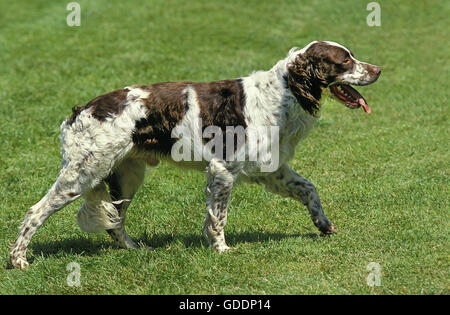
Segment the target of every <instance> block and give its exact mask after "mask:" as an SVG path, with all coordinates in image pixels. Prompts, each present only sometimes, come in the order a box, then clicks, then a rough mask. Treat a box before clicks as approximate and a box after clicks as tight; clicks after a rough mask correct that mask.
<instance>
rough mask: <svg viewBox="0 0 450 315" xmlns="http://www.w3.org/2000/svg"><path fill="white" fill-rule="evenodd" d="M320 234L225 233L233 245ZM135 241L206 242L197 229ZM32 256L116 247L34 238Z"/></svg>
mask: <svg viewBox="0 0 450 315" xmlns="http://www.w3.org/2000/svg"><path fill="white" fill-rule="evenodd" d="M320 237H321V236H320V235H319V234H317V233H303V234H300V233H291V234H288V233H266V232H259V231H252V232H240V233H233V232H230V233H227V234H226V239H227V244H228V245H229V246H230V247H234V246H236V245H239V244H245V243H264V242H269V241H281V240H283V239H286V238H302V239H318V238H320ZM135 241H136V242H137V243H138V244H139V245H140V246H141V247H149V246H151V247H152V248H154V249H158V248H167V247H170V246H171V245H173V244H177V243H178V244H179V243H181V244H183V245H184V246H185V247H187V248H188V247H195V248H199V247H205V248H206V247H208V243H207V241H206V240H205V238H204V237H203V235H201V234H199V233H190V234H178V235H173V234H155V235H151V236H149V235H147V234H145V233H144V234H142V235H141V237H140V238H137V239H135ZM30 249H31V250H32V252H33V254H34V255H33V256H34V257H36V256H40V257H44V258H45V257H52V256H58V255H61V254H70V255H81V256H99V255H101V254H102V252H103V253H106V250H108V249H118V247H117V246H116V245H115V244H114V243H113V242H112V241H111V242H104V241H98V240H97V241H94V240H91V239H89V238H84V237H79V238H75V239H64V240H55V241H46V242H34V243H32V244H31V245H30ZM33 260H34V258H33V257H30V259H29V261H30V263H33Z"/></svg>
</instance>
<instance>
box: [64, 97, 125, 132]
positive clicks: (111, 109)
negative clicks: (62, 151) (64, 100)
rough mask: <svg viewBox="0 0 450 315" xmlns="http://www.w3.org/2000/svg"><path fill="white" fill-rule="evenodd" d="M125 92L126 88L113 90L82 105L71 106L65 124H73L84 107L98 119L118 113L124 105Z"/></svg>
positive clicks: (102, 119)
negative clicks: (70, 113) (69, 114)
mask: <svg viewBox="0 0 450 315" xmlns="http://www.w3.org/2000/svg"><path fill="white" fill-rule="evenodd" d="M127 94H128V90H127V89H120V90H115V91H112V92H110V93H108V94H104V95H100V96H97V97H96V98H94V99H93V100H91V101H90V102H89V103H87V104H86V105H84V106H78V107H74V108H72V116H70V118H69V119H67V124H68V125H71V124H73V123H74V121H75V120H76V118H77V117H78V115H79V114H80V113H81V112H82V111H84V110H86V109H89V110H90V111H91V113H92V116H93V117H94V118H96V119H98V120H100V121H105V120H106V118H108V117H111V116H112V115H118V114H120V113H121V112H122V111H123V109H124V108H125V106H126V99H127Z"/></svg>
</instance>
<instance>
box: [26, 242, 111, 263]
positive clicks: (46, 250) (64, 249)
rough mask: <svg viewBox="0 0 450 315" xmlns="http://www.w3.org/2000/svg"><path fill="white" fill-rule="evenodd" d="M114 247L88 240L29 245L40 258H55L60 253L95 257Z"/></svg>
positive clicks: (109, 244)
mask: <svg viewBox="0 0 450 315" xmlns="http://www.w3.org/2000/svg"><path fill="white" fill-rule="evenodd" d="M114 247H115V246H114V245H113V244H112V243H105V242H98V241H97V242H93V241H92V240H90V239H88V238H76V239H73V238H72V239H70V238H69V239H64V240H57V241H46V242H35V243H32V244H31V245H30V249H31V250H32V251H33V254H34V255H35V256H42V257H49V256H56V255H59V254H61V253H66V254H75V255H83V256H97V255H98V254H99V252H100V251H102V250H104V249H108V248H114ZM30 260H31V259H30Z"/></svg>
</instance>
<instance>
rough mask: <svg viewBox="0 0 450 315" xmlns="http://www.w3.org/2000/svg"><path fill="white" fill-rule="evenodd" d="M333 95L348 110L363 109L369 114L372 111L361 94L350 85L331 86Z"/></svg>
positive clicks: (338, 84) (337, 84)
mask: <svg viewBox="0 0 450 315" xmlns="http://www.w3.org/2000/svg"><path fill="white" fill-rule="evenodd" d="M330 91H331V93H332V94H333V95H334V96H335V97H336V99H337V100H338V101H340V102H341V103H343V104H345V106H347V107H348V108H352V109H353V108H358V107H361V106H362V107H363V109H364V111H365V112H366V113H367V114H370V112H371V111H372V110H371V109H370V107H369V105H367V102H366V100H365V99H364V97H362V95H361V94H359V92H358V91H357V90H355V89H354V88H352V87H351V86H350V85H348V84H342V83H336V84H333V85H331V86H330Z"/></svg>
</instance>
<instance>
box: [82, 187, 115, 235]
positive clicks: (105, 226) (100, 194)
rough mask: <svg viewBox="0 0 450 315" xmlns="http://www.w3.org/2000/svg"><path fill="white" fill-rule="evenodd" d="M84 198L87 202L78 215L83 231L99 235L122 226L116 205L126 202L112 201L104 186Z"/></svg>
mask: <svg viewBox="0 0 450 315" xmlns="http://www.w3.org/2000/svg"><path fill="white" fill-rule="evenodd" d="M83 197H84V199H85V202H84V203H83V205H82V206H81V208H80V210H78V213H77V223H78V225H79V226H80V228H81V229H82V230H83V231H85V232H88V233H99V232H102V231H105V230H111V229H117V228H119V227H120V226H121V224H122V218H121V217H120V215H119V212H118V211H117V208H116V206H115V205H116V204H120V203H121V202H124V200H121V201H117V202H116V201H114V202H113V201H111V197H110V196H109V194H108V192H107V191H106V188H105V186H104V185H101V187H99V188H96V189H94V190H92V191H91V192H89V193H87V194H86V195H85V196H83Z"/></svg>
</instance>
